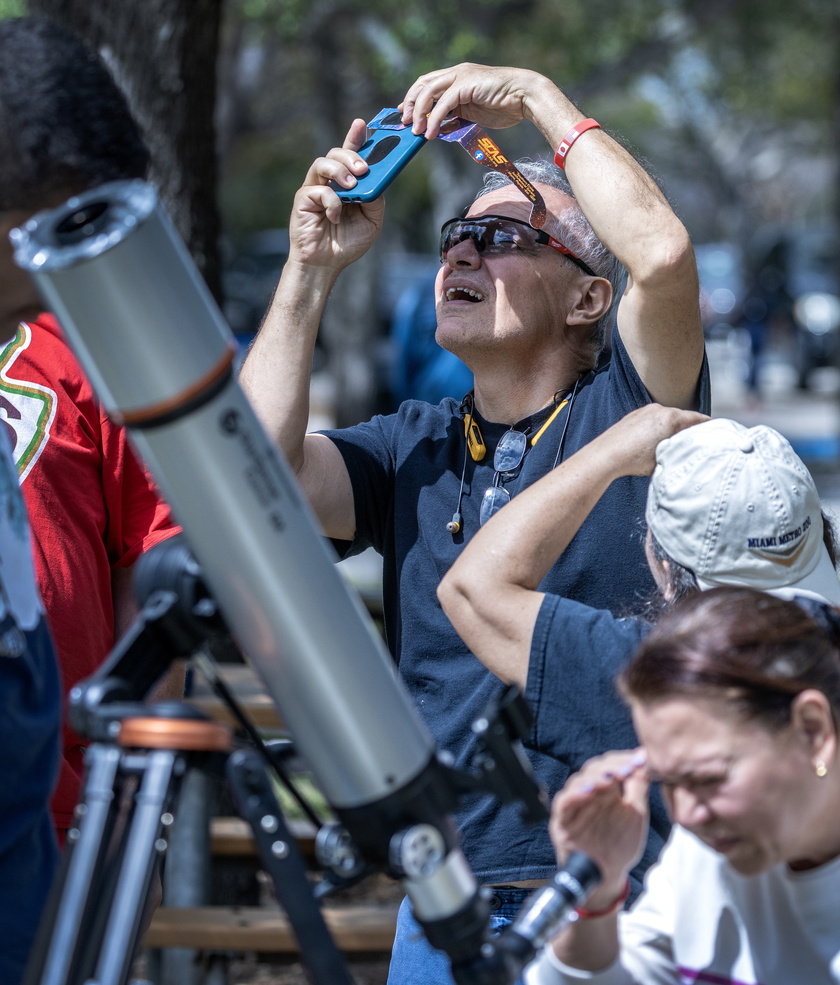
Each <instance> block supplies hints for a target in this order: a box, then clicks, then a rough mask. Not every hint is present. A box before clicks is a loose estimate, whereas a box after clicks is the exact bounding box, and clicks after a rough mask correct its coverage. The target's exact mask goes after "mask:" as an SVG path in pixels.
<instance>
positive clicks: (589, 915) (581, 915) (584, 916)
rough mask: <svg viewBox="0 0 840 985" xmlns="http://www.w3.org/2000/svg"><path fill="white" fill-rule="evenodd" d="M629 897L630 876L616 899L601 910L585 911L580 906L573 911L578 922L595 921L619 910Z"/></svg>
mask: <svg viewBox="0 0 840 985" xmlns="http://www.w3.org/2000/svg"><path fill="white" fill-rule="evenodd" d="M629 895H630V876H628V877H627V881H626V882H625V883H624V889H622V890H621V892H620V893H619V895H618V898H617V899H614V900H613V901H612V903H610V905H609V906H605V907H604V908H603V909H602V910H587V909H585V908H584V907H582V906H579V907H577V908H576V909H575V913H576V914H577V916H578V920H595V919H597V918H598V917H608V916H609V915H610V914H611V913H615V911H616V910H620V909H621V907H622V906H624V904H625V903H626V902H627V897H628V896H629Z"/></svg>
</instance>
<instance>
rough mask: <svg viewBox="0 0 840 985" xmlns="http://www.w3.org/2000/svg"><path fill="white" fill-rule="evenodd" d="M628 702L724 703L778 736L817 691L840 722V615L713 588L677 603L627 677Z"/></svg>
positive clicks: (807, 603)
mask: <svg viewBox="0 0 840 985" xmlns="http://www.w3.org/2000/svg"><path fill="white" fill-rule="evenodd" d="M618 686H619V688H620V690H621V692H622V694H623V695H624V697H625V698H626V699H628V700H629V701H638V702H640V703H642V704H650V703H653V702H655V701H658V700H661V699H665V698H673V697H688V698H697V697H705V698H712V699H714V700H717V701H721V702H725V703H726V704H727V705H729V706H730V707H731V708H732V709H733V711H735V712H736V713H738V714H739V715H740V716H741V717H743V718H745V719H753V720H755V719H757V720H760V721H761V722H762V723H763V724H764V725H765V726H766V727H768V728H772V729H774V730H780V729H782V728H784V727H785V725H786V724H787V723H788V721H789V718H790V706H791V703H792V701H793V699H794V698H795V697H796V695H797V694H799V693H800V692H801V691H804V690H805V689H806V688H816V689H818V690H820V691H822V692H823V693H824V694H825V695H826V696H827V697H828V699H829V701H830V703H831V706H832V708H833V711H834V718H835V721H837V720H838V719H840V612H838V610H836V609H834V608H832V607H830V606H828V605H826V604H824V603H820V602H816V601H814V600H813V599H811V598H809V597H806V596H797V598H796V600H795V601H787V600H784V599H780V598H776V597H775V596H773V595H768V594H766V593H764V592H757V591H754V590H753V589H750V588H715V589H712V590H710V591H706V592H700V593H698V594H697V595H694V596H692V597H690V598H687V599H684V600H683V601H681V602H679V603H678V604H677V605H675V606H674V608H673V609H672V610H671V611H669V612H668V613H666V614H665V615H664V616H663V617H662V618H661V619H660V621H659V622H658V623H657V624H656V626H654V628H653V629H652V630H651V632H650V633H649V635H648V636H647V637H646V639H645V640H644V641H643V643H642V645H641V647H640V648H639V650H638V652H637V653H636V655H635V656H634V658H633V659H632V660H631V661H630V663H629V664H628V665H627V667H626V668H625V669H624V671H623V672H622V673H621V675H620V677H619V681H618Z"/></svg>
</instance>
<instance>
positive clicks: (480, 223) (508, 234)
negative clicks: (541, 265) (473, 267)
mask: <svg viewBox="0 0 840 985" xmlns="http://www.w3.org/2000/svg"><path fill="white" fill-rule="evenodd" d="M465 239H471V240H472V241H473V243H474V244H475V248H476V250H477V251H478V252H479V253H482V254H485V255H487V256H494V255H498V254H500V253H509V252H511V251H513V250H518V251H520V252H522V253H530V254H532V253H534V252H536V249H537V247H538V246H550V247H551V248H552V249H553V250H557V252H558V253H562V254H563V256H566V257H568V258H569V259H570V260H571V261H572V263H574V264H576V265H577V266H578V267H580V269H581V270H582V271H583V272H584V273H586V274H589V276H590V277H597V276H598V275H597V274H596V273H595V271H594V270H593V269H592V268H591V267H590V266H589V265H588V264H587V263H585V262H584V261H583V260H581V258H580V257H579V256H577V255H576V254H575V253H573V252H572V251H571V250H570V249H569V247H568V246H565V245H564V244H563V243H561V242H560V240H559V239H555V238H554V237H553V236H549V235H548V233H547V232H544V231H543V230H542V229H535V228H534V227H533V226H532V225H530V224H529V223H527V222H524V221H523V220H522V219H511V218H510V217H509V216H506V215H481V216H475V217H474V218H468V219H460V218H456V219H450V220H449V221H448V222H445V223H444V224H443V226H442V228H441V231H440V262H441V263H443V261H444V260H445V259H446V255H447V253H449V251H450V250H451V249H452V247H453V246H456V245H457V244H458V243H462V242H463V241H464V240H465Z"/></svg>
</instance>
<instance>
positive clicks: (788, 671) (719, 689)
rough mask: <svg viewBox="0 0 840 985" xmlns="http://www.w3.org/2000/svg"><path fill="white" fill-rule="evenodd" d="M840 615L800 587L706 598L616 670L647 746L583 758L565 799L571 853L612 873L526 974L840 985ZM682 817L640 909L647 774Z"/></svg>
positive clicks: (561, 812) (562, 841)
mask: <svg viewBox="0 0 840 985" xmlns="http://www.w3.org/2000/svg"><path fill="white" fill-rule="evenodd" d="M838 647H840V613H838V610H836V609H833V608H831V607H829V606H827V605H825V604H824V603H821V602H817V601H815V600H814V599H812V598H809V597H806V596H796V597H795V599H794V600H793V601H786V600H783V599H779V598H775V597H773V596H770V595H767V594H763V593H760V592H756V591H753V590H751V589H746V588H744V589H741V588H719V589H713V590H711V591H708V592H703V593H701V594H699V595H697V596H695V597H693V598H691V599H689V600H687V601H686V602H684V603H682V604H681V605H679V606H678V607H677V608H676V609H675V610H674V611H672V612H671V613H670V614H669V615H667V616H665V617H664V618H663V619H662V620H661V621H660V622H659V624H658V625H657V626H656V628H655V629H654V630H653V631H652V632H651V634H650V635H649V636H648V637H647V638H646V639H645V641H644V642H643V643H642V646H641V649H640V650H639V652H638V653H637V655H636V656H635V657H634V659H633V660H632V662H631V663H630V664H629V665H628V667H627V668H626V669H625V671H624V672H623V674H622V675H621V678H620V681H619V686H620V688H621V691H622V693H623V695H624V697H625V699H626V700H627V701H628V702H629V704H630V707H631V709H632V713H633V721H634V724H635V727H636V731H637V734H638V736H639V738H640V741H641V748H640V749H638V750H631V751H624V752H613V753H608V754H607V755H605V756H599V757H597V758H595V759H592V760H589V761H588V762H587V763H586V764H585V765H584V767H583V768H582V769H581V771H580V772H579V773H578V774H576V775H575V776H574V777H573V778H572V779H571V780H570V781H569V782H568V783H567V785H566V786H565V787H564V789H563V790H562V791H561V792H560V793H559V794H558V795H557V796H556V797H555V800H554V803H553V806H552V817H551V822H550V828H551V835H552V840H553V842H554V845H555V849H556V850H557V854H558V858H559V859H560V861H561V863H562V862H563V861H564V860H565V858H566V857H567V856H568V854H569V853H570V852H572V851H574V850H580V851H583V852H585V853H587V854H588V855H589V856H590V857H591V858H593V859H594V860H595V861H596V862H597V863H598V865H599V867H600V869H601V872H602V876H603V878H602V881H601V883H600V884H599V886H598V887H597V888H596V889H595V891H594V892H593V893H592V895H591V896H590V897H589V899H588V900H587V901H586V905H585V909H583V910H581V911H579V917H578V919H576V920H574V921H573V922H571V923H570V924H569V925H568V926H567V927H566V928H565V929H564V930H563V932H562V933H561V934H560V935H559V936H558V937H556V938H555V939H554V940H553V941H552V942H550V943H549V944H548V945H547V946H546V948H545V950H544V951H543V953H542V954H541V955H540V957H539V958H538V959H537V960H536V961H535V962H533V963H532V965H531V966H530V967H529V968H528V970H527V972H526V978H525V980H526V982H527V983H528V985H571V983H573V982H581V981H590V982H595V983H598V985H625V983H640V985H641V983H645V985H648V983H679V985H683V983H694V982H709V983H716V985H728V983H732V985H794V983H795V985H823V983H840V760H838V748H837V740H838V721H840V650H839V649H838ZM651 781H655V782H659V783H660V785H661V789H662V793H663V796H664V799H665V802H666V805H667V807H668V811H669V814H670V816H671V819H672V821H673V822H674V827H673V830H672V834H671V837H670V839H669V841H668V842H667V844H666V845H665V847H664V849H663V851H662V854H661V856H660V859H659V862H658V863H657V864H656V865H655V866H654V867H653V868H652V869H651V870H650V872H649V873H648V877H647V880H646V882H645V889H644V891H643V893H642V895H641V896H640V897H639V899H638V900H637V901H636V903H635V905H634V906H633V907H632V909H631V910H629V911H627V912H622V904H623V902H624V899H625V898H626V896H625V887H626V885H627V873H628V872H629V870H630V869H631V868H632V867H633V865H634V864H635V862H636V860H637V858H638V857H639V854H640V852H641V850H642V847H643V845H644V842H645V833H646V828H647V805H648V798H647V793H648V786H649V784H650V782H651Z"/></svg>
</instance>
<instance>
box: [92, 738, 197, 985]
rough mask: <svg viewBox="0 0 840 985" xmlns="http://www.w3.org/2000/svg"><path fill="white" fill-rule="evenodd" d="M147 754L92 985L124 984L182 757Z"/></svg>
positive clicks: (163, 751) (161, 752)
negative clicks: (164, 818)
mask: <svg viewBox="0 0 840 985" xmlns="http://www.w3.org/2000/svg"><path fill="white" fill-rule="evenodd" d="M143 755H145V757H146V762H145V764H144V767H145V768H144V772H143V777H142V781H141V784H140V788H139V790H138V791H137V795H136V798H135V807H134V811H133V813H132V816H131V820H130V822H129V829H128V833H127V837H126V840H125V853H124V858H123V864H122V869H121V871H120V874H119V878H118V880H117V884H116V888H115V892H114V898H113V903H112V907H111V913H110V917H109V919H108V923H107V926H106V929H105V938H104V941H103V945H102V949H101V951H100V955H99V963H98V965H97V969H96V978H95V981H96V983H97V985H125V982H126V980H127V978H128V973H129V970H130V968H131V962H132V960H133V959H134V955H135V951H136V949H137V944H138V937H139V935H140V929H141V923H142V918H143V912H144V908H145V905H146V900H147V898H148V895H149V886H150V884H151V879H152V873H153V871H154V867H155V863H156V860H157V851H158V848H159V847H161V846H159V845H158V839H159V837H160V831H161V826H162V822H161V817H162V815H163V813H164V811H165V808H166V805H167V803H168V800H169V798H170V792H171V789H172V780H173V774H174V772H175V764H176V763H177V762H180V763H181V764H183V759H182V758H181V757H180V756H179V755H178V754H177V753H175V752H173V751H171V750H168V749H156V750H153V751H151V752H148V753H145V754H143Z"/></svg>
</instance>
